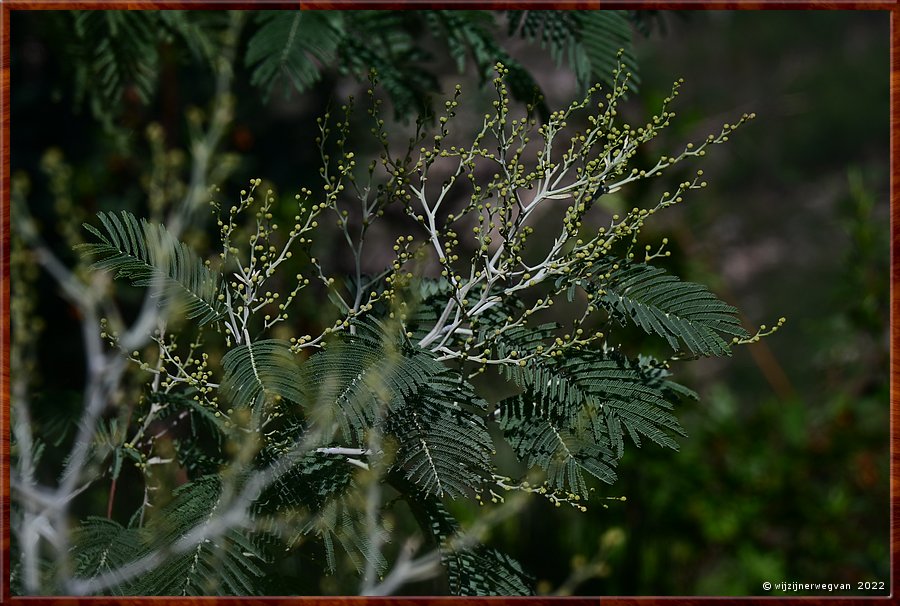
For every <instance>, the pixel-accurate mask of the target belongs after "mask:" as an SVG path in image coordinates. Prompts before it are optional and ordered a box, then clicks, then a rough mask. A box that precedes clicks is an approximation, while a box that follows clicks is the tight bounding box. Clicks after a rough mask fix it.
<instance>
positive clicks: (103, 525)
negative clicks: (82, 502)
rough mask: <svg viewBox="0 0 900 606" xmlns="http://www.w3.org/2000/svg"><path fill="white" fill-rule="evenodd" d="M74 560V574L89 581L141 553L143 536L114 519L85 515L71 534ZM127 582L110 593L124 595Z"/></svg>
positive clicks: (127, 589)
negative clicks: (87, 516)
mask: <svg viewBox="0 0 900 606" xmlns="http://www.w3.org/2000/svg"><path fill="white" fill-rule="evenodd" d="M72 543H73V548H72V549H73V552H74V556H75V557H74V559H75V575H76V576H77V577H78V578H81V579H85V580H89V579H94V578H96V577H97V576H98V575H101V574H105V573H109V572H112V571H115V570H118V569H120V568H122V567H123V566H125V565H126V564H130V563H131V562H133V561H134V560H136V559H137V558H138V557H139V556H141V555H142V554H143V553H144V552H145V550H146V548H147V542H146V537H145V536H144V535H143V534H142V533H141V531H140V530H139V529H137V528H124V527H123V526H122V525H121V524H119V523H118V522H116V521H114V520H108V519H106V518H99V517H93V516H92V517H89V518H86V519H85V520H83V521H82V522H81V526H79V528H78V529H77V530H76V531H75V533H74V535H73V537H72ZM129 586H130V583H124V584H123V585H121V586H117V587H114V588H113V589H112V593H113V594H114V595H127V594H129V593H131V591H130V590H129Z"/></svg>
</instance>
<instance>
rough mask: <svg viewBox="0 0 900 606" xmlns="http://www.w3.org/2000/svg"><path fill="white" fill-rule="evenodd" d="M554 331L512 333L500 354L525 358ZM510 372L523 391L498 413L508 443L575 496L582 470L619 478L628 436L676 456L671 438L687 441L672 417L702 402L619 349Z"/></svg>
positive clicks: (663, 372) (545, 327)
mask: <svg viewBox="0 0 900 606" xmlns="http://www.w3.org/2000/svg"><path fill="white" fill-rule="evenodd" d="M551 329H552V325H543V326H540V327H537V328H519V329H517V330H513V331H508V332H507V333H505V334H504V335H503V339H502V340H501V341H500V342H499V343H498V350H499V351H501V352H508V351H510V350H513V349H518V350H519V351H525V350H526V348H528V347H534V346H535V345H536V344H538V343H541V342H545V341H546V340H547V339H548V338H549V336H550V331H551ZM505 371H506V374H507V376H508V377H509V378H510V379H512V380H513V381H514V382H515V383H516V384H517V385H518V386H519V387H521V388H522V389H523V393H522V394H520V395H518V396H514V397H512V398H508V399H507V400H505V401H504V402H503V403H502V404H501V407H500V409H499V412H498V414H499V417H498V420H499V421H500V424H501V427H503V429H504V431H505V433H506V437H507V439H508V440H509V441H510V444H511V445H513V447H514V449H515V450H516V452H517V453H518V454H519V456H520V458H522V459H523V461H526V462H527V463H529V464H531V465H538V466H540V467H542V468H543V469H544V470H545V471H546V472H548V474H549V478H548V480H549V481H550V482H551V483H552V484H553V485H554V487H556V488H564V487H565V488H569V489H571V490H573V491H575V492H578V490H576V489H580V488H583V484H582V482H581V480H580V477H581V476H580V475H579V473H578V469H579V468H580V469H582V470H584V471H588V472H589V473H591V474H592V475H595V476H597V477H598V478H600V479H602V480H604V481H608V482H609V481H612V480H613V479H614V477H615V476H614V474H612V467H613V466H614V465H615V462H616V460H617V459H618V458H620V457H621V456H622V454H623V452H624V447H625V442H624V435H625V433H627V434H628V435H629V436H630V438H631V440H632V441H633V442H634V443H635V444H636V445H637V446H640V445H641V436H644V437H647V438H650V439H651V440H653V441H654V442H656V443H657V444H659V445H661V446H665V447H668V448H672V449H676V450H677V449H678V443H677V442H676V441H675V440H674V438H673V437H672V434H677V435H685V434H684V430H683V429H682V428H681V425H680V424H679V423H678V419H677V418H676V417H675V416H674V415H673V414H672V413H671V412H670V411H671V409H672V408H673V406H674V403H675V402H677V401H679V400H680V399H681V398H682V397H696V394H694V393H693V392H692V391H690V390H689V389H686V388H684V387H682V386H681V385H678V384H677V383H674V382H672V381H669V380H668V379H667V377H668V375H669V373H668V371H667V370H665V369H664V368H661V367H659V366H658V365H653V363H652V361H650V360H649V359H648V360H642V361H634V360H629V359H627V358H626V357H625V356H624V355H622V354H621V353H619V352H617V351H616V350H603V351H594V350H580V351H571V352H569V353H568V355H566V356H564V357H563V358H561V359H560V360H556V361H554V360H546V359H541V358H538V359H534V360H531V361H530V362H529V363H528V364H526V365H525V366H518V365H517V366H515V367H509V368H506V369H505ZM570 445H571V447H570ZM583 449H586V450H583ZM608 449H611V450H612V451H613V453H614V455H613V456H609V455H608ZM582 452H584V454H581V453H582ZM582 459H583V460H584V462H585V464H584V465H582V464H581V461H582ZM573 465H575V466H577V467H573Z"/></svg>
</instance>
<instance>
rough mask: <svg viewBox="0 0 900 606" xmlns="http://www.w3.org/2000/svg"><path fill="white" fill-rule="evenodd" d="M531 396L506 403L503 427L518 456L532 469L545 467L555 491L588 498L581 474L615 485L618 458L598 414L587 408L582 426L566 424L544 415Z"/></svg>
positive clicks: (500, 419)
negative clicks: (584, 472) (611, 447)
mask: <svg viewBox="0 0 900 606" xmlns="http://www.w3.org/2000/svg"><path fill="white" fill-rule="evenodd" d="M529 396H530V394H525V395H519V396H515V397H513V398H509V399H507V400H504V402H503V403H502V405H501V407H500V418H499V421H500V427H502V428H503V431H504V434H505V436H506V439H507V440H508V441H509V443H510V445H511V446H512V447H513V450H514V451H515V453H516V455H517V456H518V457H519V458H520V459H521V460H522V461H524V462H525V463H526V464H527V465H528V466H529V467H531V466H538V467H541V468H542V469H543V470H544V471H545V472H546V474H547V482H548V483H549V485H550V486H551V487H552V488H559V489H567V490H569V491H571V492H573V493H575V494H577V495H579V496H581V497H582V498H584V497H586V496H588V487H587V484H585V481H584V477H583V475H582V474H581V471H582V470H584V471H587V472H588V473H590V474H592V475H593V476H595V477H597V478H599V479H600V480H603V481H604V482H607V483H609V484H612V483H613V482H615V480H616V474H615V472H614V471H613V466H614V465H615V464H616V458H615V455H614V454H613V452H612V450H610V448H609V439H608V438H607V437H606V434H605V432H604V428H603V426H602V424H601V422H600V419H599V415H598V414H597V412H596V411H593V410H591V409H590V408H588V407H585V410H584V412H583V413H582V416H583V419H580V421H581V422H580V423H577V424H573V425H571V426H568V425H564V424H563V423H561V422H560V421H559V420H558V419H556V418H554V417H553V416H552V415H548V414H541V411H540V409H539V408H538V407H537V406H535V404H534V401H533V399H532V398H531V397H529Z"/></svg>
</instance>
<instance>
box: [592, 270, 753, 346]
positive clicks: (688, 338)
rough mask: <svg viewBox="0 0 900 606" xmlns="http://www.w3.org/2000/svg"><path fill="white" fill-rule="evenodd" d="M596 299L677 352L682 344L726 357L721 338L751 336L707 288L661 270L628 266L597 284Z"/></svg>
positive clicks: (618, 315) (735, 313) (735, 311)
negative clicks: (656, 336)
mask: <svg viewBox="0 0 900 606" xmlns="http://www.w3.org/2000/svg"><path fill="white" fill-rule="evenodd" d="M597 294H598V295H599V297H598V299H599V302H600V304H602V305H604V306H605V307H606V308H607V309H608V310H609V311H610V312H611V313H612V314H613V315H614V316H615V317H617V318H620V319H628V320H630V321H631V322H633V323H634V324H635V325H637V326H638V327H640V328H642V329H643V330H645V331H646V332H647V333H649V334H653V333H655V334H658V335H660V336H662V337H663V338H665V339H666V341H667V342H668V344H669V345H670V346H671V347H672V349H674V350H676V351H677V350H679V349H681V347H682V344H683V345H684V347H687V349H688V350H690V351H691V352H693V353H695V354H700V355H704V356H723V355H730V354H731V349H730V343H728V342H726V341H725V340H724V339H723V338H722V335H727V336H728V337H738V338H745V337H748V336H749V335H748V334H747V331H746V330H744V328H743V327H742V326H741V323H740V320H739V318H738V315H737V309H735V308H734V307H732V306H731V305H729V304H727V303H725V302H724V301H722V300H720V299H719V298H717V297H716V296H715V295H714V294H713V293H711V292H710V291H709V289H707V288H706V287H705V286H703V285H701V284H696V283H693V282H684V281H682V280H681V279H680V278H678V277H677V276H673V275H671V274H669V273H668V272H666V270H664V269H662V268H659V267H653V266H651V265H646V264H643V263H637V264H634V265H626V266H625V267H623V268H621V269H618V270H616V271H615V272H613V273H612V274H611V277H610V278H609V279H608V280H606V281H601V282H600V283H599V284H598V288H597Z"/></svg>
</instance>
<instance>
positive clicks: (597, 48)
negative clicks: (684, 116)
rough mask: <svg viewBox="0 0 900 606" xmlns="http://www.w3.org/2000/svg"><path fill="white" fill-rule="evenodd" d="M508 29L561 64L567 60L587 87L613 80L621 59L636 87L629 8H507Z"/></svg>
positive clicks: (634, 89) (637, 82) (637, 79)
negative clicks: (615, 9) (618, 54)
mask: <svg viewBox="0 0 900 606" xmlns="http://www.w3.org/2000/svg"><path fill="white" fill-rule="evenodd" d="M508 13H509V32H510V34H513V33H518V34H519V35H520V36H522V37H523V38H525V39H526V40H529V41H532V42H539V43H540V45H541V47H542V48H547V49H548V50H549V51H550V55H551V56H552V57H553V58H554V59H555V60H556V63H557V64H558V65H561V64H562V63H563V62H566V63H567V64H568V65H570V66H571V67H572V69H573V70H574V71H575V76H576V77H577V78H578V83H579V85H580V86H581V87H582V88H587V87H588V86H590V85H591V84H593V83H594V82H595V81H599V82H604V83H610V81H609V74H611V73H612V72H613V71H614V70H615V68H616V66H617V65H618V60H617V59H616V53H617V52H618V51H619V49H622V51H623V52H622V57H621V60H622V61H623V62H624V63H625V65H626V66H627V67H628V69H629V70H630V71H631V74H632V75H631V78H630V80H629V83H628V86H629V88H630V89H631V90H633V91H636V90H637V85H638V84H639V83H640V79H639V78H638V76H637V60H636V59H635V55H634V49H633V47H632V42H631V39H632V31H631V23H630V21H629V11H612V10H593V11H535V10H529V11H508Z"/></svg>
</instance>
